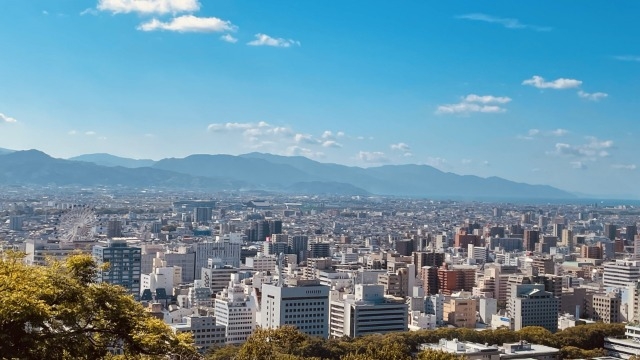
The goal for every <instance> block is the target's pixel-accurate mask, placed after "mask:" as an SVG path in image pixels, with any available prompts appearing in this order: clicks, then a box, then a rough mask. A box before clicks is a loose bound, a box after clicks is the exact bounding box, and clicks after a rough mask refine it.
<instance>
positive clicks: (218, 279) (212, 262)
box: [200, 259, 238, 294]
mask: <svg viewBox="0 0 640 360" xmlns="http://www.w3.org/2000/svg"><path fill="white" fill-rule="evenodd" d="M237 273H238V269H237V268H234V267H232V266H229V265H223V264H222V262H220V259H209V261H208V263H207V267H205V268H202V269H201V270H200V274H201V276H200V279H201V280H202V281H204V286H205V287H208V288H210V289H211V292H212V293H214V294H215V293H217V292H220V291H222V289H224V288H225V287H227V285H228V284H229V281H230V280H231V275H232V274H237Z"/></svg>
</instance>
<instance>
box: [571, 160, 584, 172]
mask: <svg viewBox="0 0 640 360" xmlns="http://www.w3.org/2000/svg"><path fill="white" fill-rule="evenodd" d="M569 164H570V165H571V167H572V168H574V169H578V170H585V169H586V168H587V164H585V163H584V162H583V161H572V162H570V163H569Z"/></svg>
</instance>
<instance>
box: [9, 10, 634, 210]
mask: <svg viewBox="0 0 640 360" xmlns="http://www.w3.org/2000/svg"><path fill="white" fill-rule="evenodd" d="M1 3H2V8H3V11H2V12H1V13H0V20H1V21H2V23H3V24H4V26H5V29H7V30H6V31H5V32H4V33H3V35H0V46H1V47H2V49H3V53H4V54H5V55H4V56H3V60H2V66H0V78H1V79H2V83H3V86H2V87H1V88H0V114H2V115H0V147H2V148H9V149H14V150H22V149H31V148H35V149H39V150H42V151H44V152H46V153H48V154H50V155H52V156H55V157H62V158H68V157H72V156H76V155H81V154H86V153H98V152H105V153H110V154H114V155H119V156H125V157H131V158H150V159H154V160H158V159H161V158H165V157H184V156H187V155H190V154H195V153H207V154H218V153H226V154H236V155H237V154H243V153H248V152H253V151H259V152H268V153H274V154H281V155H302V156H306V157H309V158H312V159H315V160H318V161H321V162H334V163H339V164H346V165H355V166H362V167H370V166H377V165H384V164H406V163H415V164H428V165H432V166H434V167H436V168H438V169H440V170H443V171H450V172H454V173H458V174H474V175H479V176H483V177H487V176H500V177H503V178H506V179H509V180H514V181H520V182H526V183H531V184H546V185H552V186H555V187H558V188H560V189H563V190H566V191H570V192H578V193H584V194H587V195H610V196H612V197H625V196H632V197H636V198H637V197H638V196H640V194H639V193H638V190H637V189H636V187H635V186H634V184H636V183H638V181H640V175H638V170H637V165H638V163H637V153H638V152H637V150H636V145H635V137H636V135H637V133H638V131H639V130H640V128H639V127H640V125H638V121H637V119H636V118H637V114H638V113H639V111H638V110H639V109H638V107H639V106H640V105H638V103H637V102H634V100H635V96H634V95H635V94H636V93H637V90H638V83H637V79H638V75H640V49H639V48H638V45H637V41H636V35H637V34H638V33H639V32H640V29H638V27H639V26H640V25H638V23H637V21H635V19H636V15H637V10H638V6H639V5H638V4H637V2H632V1H623V2H620V3H619V4H618V5H619V7H615V8H614V7H612V6H610V4H609V3H606V2H603V1H593V2H567V3H562V4H557V3H555V2H549V1H547V2H536V3H517V4H516V3H513V2H509V1H496V2H488V1H480V2H478V1H456V2H418V1H412V2H408V3H404V4H403V6H397V4H396V3H394V2H388V1H369V2H367V3H366V5H365V4H363V3H361V2H346V3H345V2H340V3H338V2H336V3H326V2H317V1H316V2H313V1H312V2H310V1H305V2H291V1H270V2H268V3H266V2H262V1H244V2H233V1H207V2H202V1H200V2H199V1H197V0H181V1H177V0H163V1H127V0H100V1H93V2H89V1H64V2H59V1H57V2H33V1H6V0H4V1H1ZM620 8H625V9H626V11H620V10H619V9H620ZM612 24H615V26H612ZM9 29H10V30H9Z"/></svg>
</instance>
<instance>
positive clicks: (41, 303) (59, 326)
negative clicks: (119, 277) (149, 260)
mask: <svg viewBox="0 0 640 360" xmlns="http://www.w3.org/2000/svg"><path fill="white" fill-rule="evenodd" d="M23 257H24V254H21V253H15V252H9V253H6V254H4V255H3V256H2V257H0V294H1V295H2V296H0V358H3V359H5V358H6V359H13V358H20V359H104V358H109V357H113V355H112V354H111V351H110V350H113V349H121V350H122V353H123V355H125V356H127V357H128V358H140V357H142V356H148V357H151V358H153V357H155V356H166V355H168V354H181V355H183V356H184V357H183V358H188V357H191V356H195V354H196V353H195V349H194V348H193V346H192V345H191V339H190V337H189V336H188V335H176V334H174V332H173V331H171V329H170V328H169V327H168V326H167V325H166V324H164V322H163V321H162V320H159V319H157V318H154V317H152V316H150V315H149V313H148V312H147V311H146V310H145V309H144V307H143V306H142V305H141V304H139V303H137V302H136V301H135V300H134V299H133V297H131V296H130V295H129V294H128V293H127V292H126V291H125V289H123V288H121V287H119V286H115V285H110V284H105V283H95V282H94V279H95V275H96V271H97V267H96V263H95V262H94V261H93V259H92V258H91V256H89V255H74V256H71V257H69V258H68V260H66V261H65V262H51V263H50V264H48V266H27V265H25V264H24V262H23Z"/></svg>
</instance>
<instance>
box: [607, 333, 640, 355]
mask: <svg viewBox="0 0 640 360" xmlns="http://www.w3.org/2000/svg"><path fill="white" fill-rule="evenodd" d="M625 336H626V338H623V339H618V338H614V337H606V338H604V350H605V351H606V353H607V355H609V356H613V357H615V358H619V359H629V358H631V357H632V356H640V326H637V325H627V326H625Z"/></svg>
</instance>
